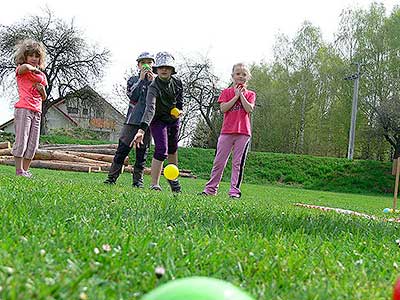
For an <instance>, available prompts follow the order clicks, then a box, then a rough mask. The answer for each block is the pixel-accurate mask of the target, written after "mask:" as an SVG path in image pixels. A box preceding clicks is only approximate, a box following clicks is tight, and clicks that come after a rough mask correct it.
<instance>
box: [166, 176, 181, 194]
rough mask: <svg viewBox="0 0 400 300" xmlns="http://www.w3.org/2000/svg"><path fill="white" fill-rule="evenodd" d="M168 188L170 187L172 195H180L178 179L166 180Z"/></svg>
mask: <svg viewBox="0 0 400 300" xmlns="http://www.w3.org/2000/svg"><path fill="white" fill-rule="evenodd" d="M168 183H169V186H170V187H171V191H172V192H173V193H181V192H182V187H181V185H180V184H179V181H178V179H175V180H168Z"/></svg>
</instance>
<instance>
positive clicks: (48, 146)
mask: <svg viewBox="0 0 400 300" xmlns="http://www.w3.org/2000/svg"><path fill="white" fill-rule="evenodd" d="M39 148H41V149H46V150H72V149H76V148H78V149H114V150H116V149H117V148H118V144H105V145H75V144H44V145H40V147H39Z"/></svg>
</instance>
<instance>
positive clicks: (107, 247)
mask: <svg viewBox="0 0 400 300" xmlns="http://www.w3.org/2000/svg"><path fill="white" fill-rule="evenodd" d="M101 248H102V249H103V250H104V251H106V252H110V251H111V246H110V245H109V244H103V246H101Z"/></svg>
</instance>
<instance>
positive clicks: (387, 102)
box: [368, 95, 400, 159]
mask: <svg viewBox="0 0 400 300" xmlns="http://www.w3.org/2000/svg"><path fill="white" fill-rule="evenodd" d="M368 104H369V105H370V107H371V109H372V110H373V111H374V112H375V113H376V115H377V119H378V122H379V124H380V125H381V126H382V129H383V136H384V137H385V139H386V140H387V141H388V142H389V144H390V145H391V146H392V148H393V150H394V154H393V159H396V158H398V157H400V98H399V96H398V95H396V96H392V97H388V98H386V99H383V100H381V101H380V102H379V104H378V105H372V104H371V103H368Z"/></svg>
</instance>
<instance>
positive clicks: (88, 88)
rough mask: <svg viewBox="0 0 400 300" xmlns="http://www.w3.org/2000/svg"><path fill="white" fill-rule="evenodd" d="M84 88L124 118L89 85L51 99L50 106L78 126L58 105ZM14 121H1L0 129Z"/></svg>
mask: <svg viewBox="0 0 400 300" xmlns="http://www.w3.org/2000/svg"><path fill="white" fill-rule="evenodd" d="M84 90H88V91H89V92H90V93H92V94H95V95H96V96H97V97H98V98H99V99H101V100H103V101H104V103H106V105H108V106H109V107H110V108H111V109H112V110H114V111H115V112H116V113H117V114H119V115H120V116H121V118H125V116H124V115H123V114H122V113H121V112H120V111H118V110H117V109H116V108H115V107H114V106H113V105H111V104H110V103H109V102H108V101H107V100H106V99H104V98H103V97H102V96H101V95H100V94H99V93H97V92H96V91H95V90H94V89H93V88H92V87H90V86H89V85H85V86H84V87H83V88H81V89H79V90H77V91H74V92H70V93H68V94H67V95H66V96H65V97H60V98H58V99H56V100H54V101H53V103H54V104H53V105H52V106H51V108H54V109H55V110H57V111H58V112H59V113H61V114H62V115H63V116H64V117H65V118H66V119H67V120H68V121H70V122H71V123H73V124H74V125H76V126H78V122H76V121H75V120H74V119H73V118H72V117H71V116H70V115H69V114H68V113H67V112H64V111H63V110H61V109H60V108H59V107H58V106H59V105H61V104H62V103H64V102H65V99H66V98H67V97H69V96H73V95H74V94H78V93H79V92H82V91H84ZM13 122H14V118H12V119H11V120H9V121H7V122H5V123H3V124H1V125H0V130H3V129H4V128H5V127H7V126H9V125H11V124H13Z"/></svg>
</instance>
